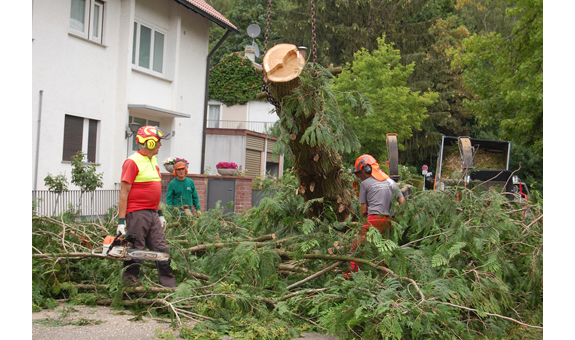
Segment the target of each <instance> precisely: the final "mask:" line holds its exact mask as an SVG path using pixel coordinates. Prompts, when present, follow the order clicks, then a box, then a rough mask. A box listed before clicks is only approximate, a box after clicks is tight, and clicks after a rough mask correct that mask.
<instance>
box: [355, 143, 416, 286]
mask: <svg viewBox="0 0 575 340" xmlns="http://www.w3.org/2000/svg"><path fill="white" fill-rule="evenodd" d="M353 173H354V174H355V175H356V176H357V177H358V178H359V179H360V180H361V185H360V187H359V203H360V204H361V214H362V215H363V216H366V217H367V223H366V224H364V225H363V228H362V230H361V231H360V232H359V235H358V237H356V239H355V240H354V241H353V243H352V245H351V251H355V250H356V249H357V247H358V246H359V245H361V244H362V243H363V242H364V241H365V238H366V234H367V231H368V230H369V228H371V227H375V228H377V230H379V231H380V232H382V233H383V232H390V231H391V223H390V220H389V218H390V216H392V215H393V211H392V208H391V203H392V199H393V197H394V195H397V201H398V202H399V204H400V205H401V204H402V203H403V202H405V198H404V197H403V193H402V192H401V190H399V187H398V186H397V183H395V181H393V180H392V179H391V178H390V177H389V176H388V175H387V174H386V173H385V172H383V170H381V169H380V168H379V164H378V163H377V161H376V159H375V158H373V157H372V156H371V155H368V154H364V155H361V156H359V157H358V158H357V160H356V161H355V165H354V169H353ZM384 265H385V264H384ZM358 269H359V264H358V263H356V262H354V261H350V268H349V270H348V271H347V272H345V273H344V277H346V278H349V277H350V271H353V272H357V271H358Z"/></svg>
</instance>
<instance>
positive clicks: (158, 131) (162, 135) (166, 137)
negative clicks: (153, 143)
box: [155, 126, 172, 140]
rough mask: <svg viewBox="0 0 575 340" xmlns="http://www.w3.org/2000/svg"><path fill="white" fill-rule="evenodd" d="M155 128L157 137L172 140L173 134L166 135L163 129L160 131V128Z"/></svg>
mask: <svg viewBox="0 0 575 340" xmlns="http://www.w3.org/2000/svg"><path fill="white" fill-rule="evenodd" d="M155 128H156V136H158V138H159V139H165V140H168V139H170V138H172V134H171V133H168V134H165V133H164V131H162V129H160V128H159V127H157V126H155Z"/></svg>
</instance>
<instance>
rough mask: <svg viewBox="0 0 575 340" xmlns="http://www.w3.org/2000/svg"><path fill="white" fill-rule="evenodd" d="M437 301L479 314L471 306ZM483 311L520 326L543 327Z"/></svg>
mask: <svg viewBox="0 0 575 340" xmlns="http://www.w3.org/2000/svg"><path fill="white" fill-rule="evenodd" d="M439 303H440V304H442V305H448V306H451V307H456V308H460V309H464V310H467V311H470V312H474V313H475V314H477V315H479V313H480V312H479V311H478V310H477V309H473V308H469V307H465V306H459V305H454V304H452V303H449V302H439ZM483 313H484V314H485V315H489V316H493V317H497V318H501V319H505V320H508V321H511V322H515V323H516V324H519V325H521V326H525V327H530V328H537V329H541V330H543V327H540V326H533V325H529V324H526V323H523V322H521V321H518V320H515V319H513V318H510V317H508V316H503V315H499V314H493V313H487V312H483Z"/></svg>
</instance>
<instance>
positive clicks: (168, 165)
mask: <svg viewBox="0 0 575 340" xmlns="http://www.w3.org/2000/svg"><path fill="white" fill-rule="evenodd" d="M164 168H166V171H167V172H169V173H172V172H174V164H164Z"/></svg>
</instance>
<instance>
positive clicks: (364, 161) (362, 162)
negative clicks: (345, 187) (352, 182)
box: [353, 154, 389, 182]
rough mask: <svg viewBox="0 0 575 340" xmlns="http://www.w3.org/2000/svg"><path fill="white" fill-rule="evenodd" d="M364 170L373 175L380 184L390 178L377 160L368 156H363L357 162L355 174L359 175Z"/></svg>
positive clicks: (354, 168) (354, 169)
mask: <svg viewBox="0 0 575 340" xmlns="http://www.w3.org/2000/svg"><path fill="white" fill-rule="evenodd" d="M362 170H363V171H365V172H366V173H368V174H371V175H372V176H373V177H374V178H375V179H377V180H378V181H380V182H381V181H385V180H386V179H388V178H389V176H388V175H387V174H386V173H385V172H383V170H381V169H380V168H379V164H377V160H376V159H375V158H373V156H371V155H368V154H363V155H361V156H359V157H358V158H357V159H356V160H355V165H354V167H353V172H354V173H357V172H360V171H362Z"/></svg>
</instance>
